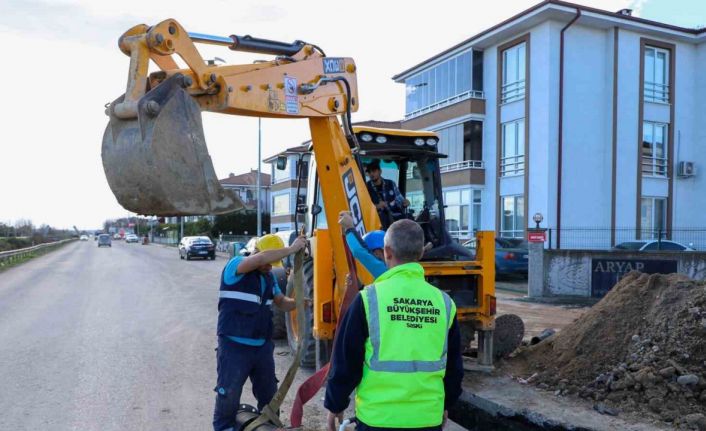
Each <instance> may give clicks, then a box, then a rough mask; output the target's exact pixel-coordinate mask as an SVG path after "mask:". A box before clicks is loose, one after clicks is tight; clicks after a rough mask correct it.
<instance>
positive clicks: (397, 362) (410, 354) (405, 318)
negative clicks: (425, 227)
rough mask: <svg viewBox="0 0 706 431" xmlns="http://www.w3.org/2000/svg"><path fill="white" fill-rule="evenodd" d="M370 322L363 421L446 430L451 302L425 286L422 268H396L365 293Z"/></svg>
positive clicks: (360, 395)
mask: <svg viewBox="0 0 706 431" xmlns="http://www.w3.org/2000/svg"><path fill="white" fill-rule="evenodd" d="M361 294H362V299H363V304H364V307H365V315H366V319H367V321H368V333H369V337H368V339H367V340H366V342H365V363H364V364H363V378H362V380H361V382H360V384H359V385H358V388H357V390H356V397H355V402H356V405H355V410H356V416H357V417H358V419H360V420H361V421H363V422H364V423H365V424H366V425H369V426H374V427H382V428H422V427H433V426H438V425H440V424H441V422H442V420H443V414H444V375H445V373H446V351H447V344H448V331H449V328H450V327H451V323H452V322H453V316H454V315H455V314H456V305H455V304H454V303H453V301H452V300H451V298H450V297H449V296H448V295H447V294H446V293H444V292H442V291H440V290H439V289H437V288H436V287H434V286H432V285H431V284H429V283H427V282H426V281H425V280H424V268H422V266H421V265H419V264H418V263H407V264H404V265H399V266H396V267H394V268H392V269H390V270H388V271H387V272H385V273H384V274H383V275H381V276H380V277H378V278H377V280H375V284H373V285H371V286H368V287H366V288H365V290H364V291H363V292H362V293H361Z"/></svg>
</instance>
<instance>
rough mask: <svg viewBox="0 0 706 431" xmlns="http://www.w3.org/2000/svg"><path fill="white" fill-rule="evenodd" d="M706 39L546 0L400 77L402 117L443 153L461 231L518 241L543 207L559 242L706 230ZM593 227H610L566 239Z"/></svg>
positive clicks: (601, 244)
mask: <svg viewBox="0 0 706 431" xmlns="http://www.w3.org/2000/svg"><path fill="white" fill-rule="evenodd" d="M704 42H706V31H705V30H703V29H689V28H682V27H678V26H674V25H670V24H666V23H661V22H655V21H650V20H646V19H642V18H638V17H634V16H632V14H631V11H630V10H621V11H617V12H611V11H605V10H599V9H594V8H590V7H585V6H581V5H576V4H572V3H567V2H563V1H556V0H548V1H544V2H542V3H539V4H537V5H535V6H534V7H532V8H529V9H527V10H525V11H524V12H522V13H520V14H518V15H516V16H514V17H511V18H509V19H508V20H506V21H504V22H502V23H499V24H497V25H495V26H493V27H491V28H489V29H487V30H485V31H483V32H481V33H479V34H476V35H474V36H472V37H470V38H469V39H467V40H465V41H463V42H461V43H459V44H458V45H455V46H452V47H450V48H448V49H445V50H443V51H441V52H440V53H439V54H437V55H435V56H433V57H431V58H429V59H427V60H425V61H423V62H421V63H419V64H417V65H415V66H413V67H410V68H409V69H407V70H405V71H403V72H401V73H399V74H397V75H395V76H394V77H393V79H394V80H395V81H396V82H398V83H402V84H404V85H405V87H406V105H405V119H404V121H403V122H402V127H404V128H412V129H428V130H435V131H437V132H438V133H439V135H440V137H441V143H440V145H441V147H440V149H441V151H442V152H446V153H447V154H448V155H449V158H448V159H447V160H446V162H445V165H444V166H443V168H442V170H443V171H444V193H445V195H446V196H445V197H446V203H447V204H448V205H449V208H447V218H448V219H450V224H449V226H450V227H452V226H453V225H457V226H458V229H457V232H456V233H455V234H456V236H458V237H460V238H464V237H467V236H468V235H469V234H470V233H472V231H473V230H475V229H485V230H495V231H496V232H497V233H498V234H499V235H500V236H504V237H523V236H524V235H525V231H526V229H527V227H528V225H529V226H532V227H533V226H534V222H533V221H532V217H533V215H534V214H537V213H539V214H541V215H542V217H543V221H542V223H541V225H542V226H543V227H549V228H551V229H552V231H553V233H554V234H553V235H552V239H551V246H553V247H556V246H561V247H562V248H568V247H572V246H577V247H578V246H580V247H596V248H605V247H610V246H613V245H615V244H616V243H619V242H622V241H626V240H631V239H639V238H643V239H645V238H653V237H655V236H656V235H659V234H658V232H660V233H662V234H663V236H666V237H669V238H673V239H676V240H679V232H681V230H683V229H689V228H695V227H706V211H704V209H705V208H706V206H705V205H704V196H705V195H706V179H705V178H704V175H703V172H702V171H701V169H703V168H706V165H704V163H705V162H706V128H704V127H703V124H704V123H703V121H700V120H699V118H703V115H704V112H706V78H704V76H703V70H704V67H706V43H704ZM454 220H455V221H454ZM588 228H598V229H604V230H605V232H607V233H606V235H597V236H595V238H592V239H591V240H590V241H589V243H586V241H585V239H583V240H582V241H583V242H582V243H581V244H578V240H577V239H576V238H573V237H572V236H571V235H569V231H571V230H574V229H588ZM562 236H563V238H562ZM704 245H706V244H704Z"/></svg>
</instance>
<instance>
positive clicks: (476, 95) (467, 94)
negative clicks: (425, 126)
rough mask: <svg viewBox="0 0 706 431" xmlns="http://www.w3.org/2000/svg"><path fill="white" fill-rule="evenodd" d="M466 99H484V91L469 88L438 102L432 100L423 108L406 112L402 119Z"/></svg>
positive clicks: (417, 115)
mask: <svg viewBox="0 0 706 431" xmlns="http://www.w3.org/2000/svg"><path fill="white" fill-rule="evenodd" d="M468 99H481V100H482V99H485V93H483V92H482V91H479V90H469V91H464V92H463V93H460V94H457V95H455V96H451V97H449V98H447V99H443V100H440V101H438V102H434V103H432V104H431V105H427V106H425V107H423V108H419V109H415V110H414V111H410V112H408V113H407V114H405V116H404V119H405V120H411V119H412V118H414V117H419V116H420V115H424V114H426V113H428V112H431V111H434V110H437V109H440V108H443V107H445V106H448V105H452V104H454V103H458V102H462V101H464V100H468Z"/></svg>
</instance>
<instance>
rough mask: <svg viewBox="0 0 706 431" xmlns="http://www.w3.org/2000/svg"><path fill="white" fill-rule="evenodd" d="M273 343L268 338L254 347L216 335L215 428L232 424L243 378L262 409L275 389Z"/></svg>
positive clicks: (236, 411)
mask: <svg viewBox="0 0 706 431" xmlns="http://www.w3.org/2000/svg"><path fill="white" fill-rule="evenodd" d="M273 353H274V344H272V341H271V340H268V341H267V342H266V343H265V344H264V345H262V346H259V347H255V346H248V345H245V344H240V343H237V342H235V341H232V340H230V339H228V338H226V337H218V354H217V363H218V365H217V367H218V382H217V385H216V388H215V389H214V390H215V391H216V406H215V408H214V411H213V429H214V431H224V430H228V429H230V428H233V427H234V426H235V415H236V414H237V413H238V407H239V406H240V395H241V394H242V392H243V385H244V384H245V380H247V379H248V378H250V382H251V383H252V391H253V395H255V399H257V408H258V410H262V409H263V408H264V407H265V406H266V405H267V404H269V402H270V401H271V400H272V397H274V395H275V392H277V378H276V377H275V359H274V356H273Z"/></svg>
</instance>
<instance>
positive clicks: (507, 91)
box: [500, 79, 525, 103]
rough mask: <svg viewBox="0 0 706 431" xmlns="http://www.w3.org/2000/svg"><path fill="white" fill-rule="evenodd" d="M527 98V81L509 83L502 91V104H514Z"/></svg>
mask: <svg viewBox="0 0 706 431" xmlns="http://www.w3.org/2000/svg"><path fill="white" fill-rule="evenodd" d="M524 97H525V80H524V79H523V80H522V81H515V82H509V83H507V84H505V85H503V86H502V88H501V89H500V103H509V102H514V101H515V100H520V99H523V98H524Z"/></svg>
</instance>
